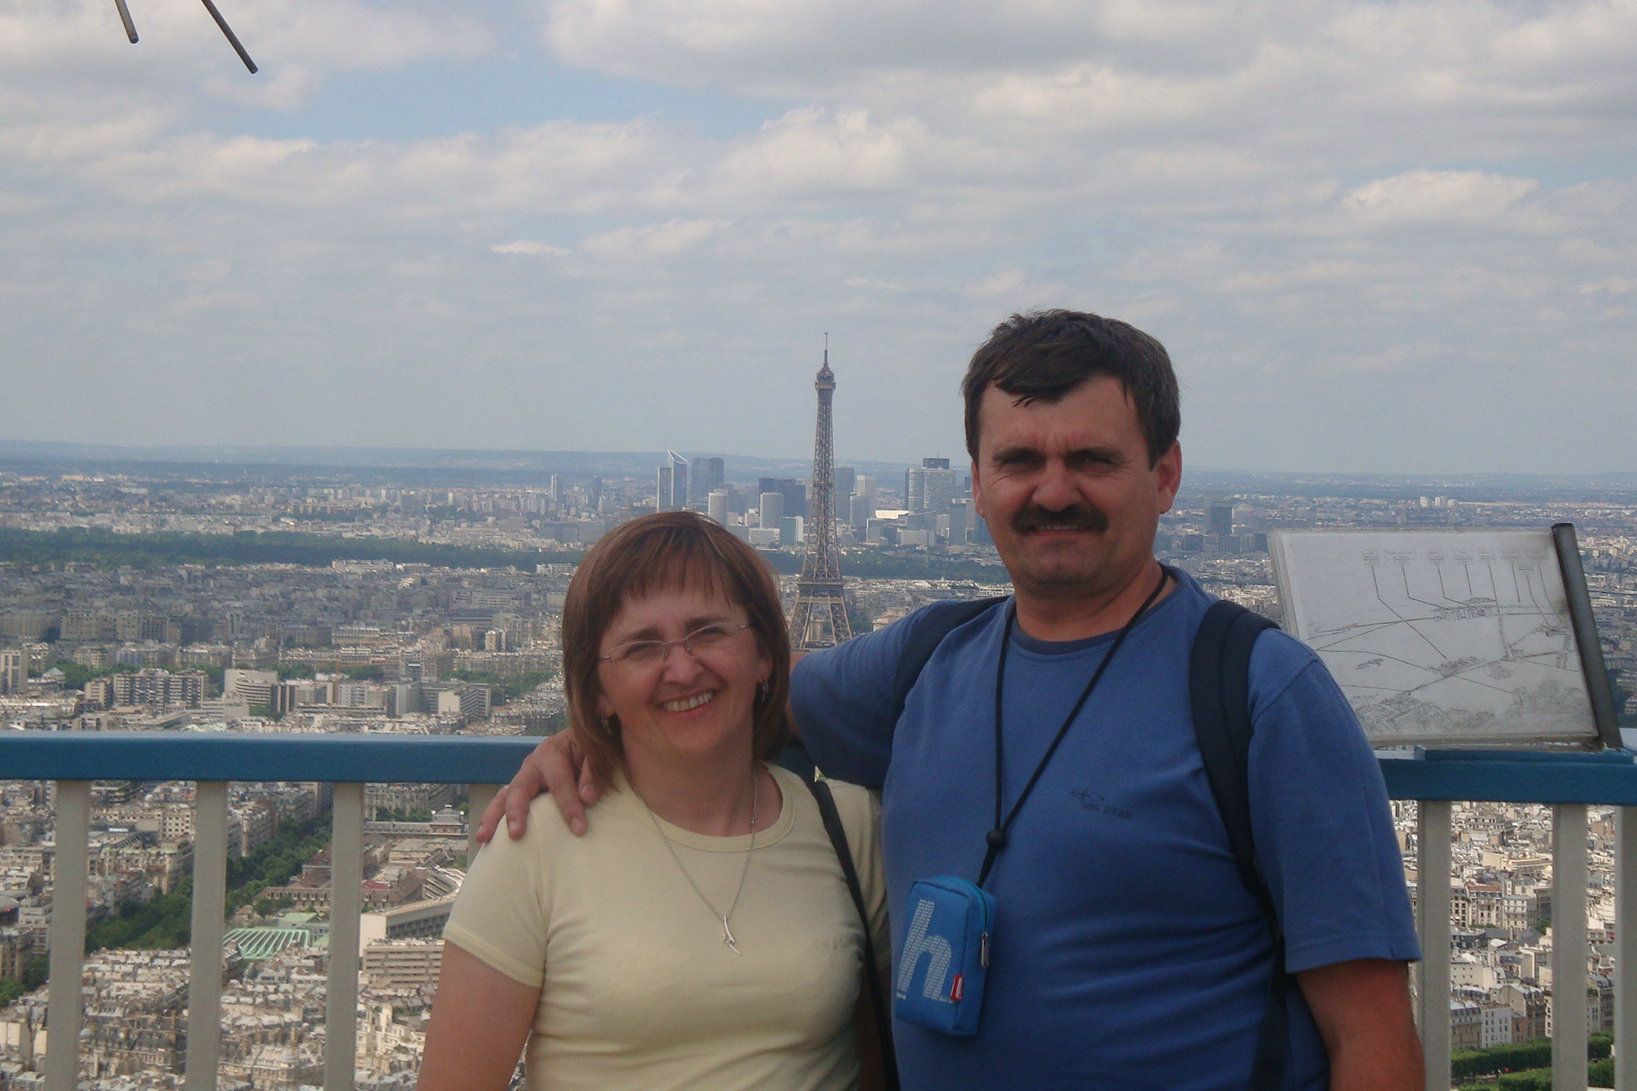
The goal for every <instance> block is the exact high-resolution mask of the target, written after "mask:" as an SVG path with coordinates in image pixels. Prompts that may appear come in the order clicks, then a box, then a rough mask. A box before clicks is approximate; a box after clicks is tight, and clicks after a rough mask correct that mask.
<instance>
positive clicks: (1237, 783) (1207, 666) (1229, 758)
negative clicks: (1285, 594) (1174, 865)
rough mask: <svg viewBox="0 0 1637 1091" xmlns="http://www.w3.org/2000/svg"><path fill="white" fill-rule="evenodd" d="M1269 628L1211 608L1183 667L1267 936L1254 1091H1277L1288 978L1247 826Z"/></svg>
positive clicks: (1225, 817) (1235, 609) (1220, 606)
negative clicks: (1257, 660)
mask: <svg viewBox="0 0 1637 1091" xmlns="http://www.w3.org/2000/svg"><path fill="white" fill-rule="evenodd" d="M1274 627H1275V626H1274V624H1273V622H1272V621H1270V620H1269V619H1267V618H1265V617H1263V616H1261V615H1260V614H1257V613H1254V612H1252V611H1250V610H1247V609H1245V608H1244V607H1243V606H1240V605H1239V604H1238V603H1234V602H1228V601H1227V600H1225V599H1224V600H1220V601H1218V602H1215V603H1212V604H1211V607H1210V608H1209V609H1208V610H1206V611H1205V620H1204V621H1203V622H1201V624H1200V626H1199V633H1198V635H1196V636H1195V637H1194V646H1193V650H1192V653H1191V654H1190V656H1189V661H1188V698H1189V706H1190V709H1191V712H1192V715H1193V720H1194V735H1195V737H1196V738H1197V740H1198V742H1199V753H1200V756H1201V758H1202V759H1203V760H1204V763H1205V777H1206V779H1207V780H1209V781H1210V784H1211V795H1212V796H1214V797H1215V798H1216V806H1217V810H1218V811H1220V812H1221V814H1222V824H1223V825H1224V826H1225V827H1226V828H1227V832H1228V844H1229V846H1230V847H1231V848H1232V849H1233V858H1234V863H1235V864H1236V865H1237V866H1238V868H1239V875H1240V878H1241V879H1243V880H1244V883H1245V888H1246V889H1247V890H1249V891H1250V892H1251V893H1252V894H1253V895H1255V896H1256V900H1257V901H1258V902H1260V903H1261V905H1262V909H1263V912H1265V913H1266V914H1267V918H1268V927H1269V928H1271V929H1272V931H1273V958H1274V965H1273V980H1272V983H1271V986H1270V989H1269V996H1268V1007H1267V1012H1266V1014H1265V1015H1264V1016H1263V1018H1262V1029H1261V1033H1260V1036H1259V1038H1258V1041H1257V1045H1256V1061H1255V1064H1254V1067H1253V1068H1252V1069H1251V1080H1250V1085H1249V1086H1250V1087H1251V1088H1253V1089H1255V1091H1264V1089H1267V1091H1272V1089H1275V1088H1280V1087H1282V1086H1283V1084H1284V1068H1285V1057H1286V1054H1287V1052H1288V1041H1287V1039H1288V1030H1287V1027H1286V1023H1285V993H1286V992H1287V991H1288V989H1289V987H1290V975H1289V974H1287V973H1286V972H1285V944H1284V933H1283V931H1282V930H1281V928H1280V927H1279V916H1278V914H1277V913H1276V912H1275V911H1274V907H1273V896H1272V895H1271V894H1270V893H1269V892H1268V886H1267V882H1266V881H1265V880H1264V879H1263V878H1262V872H1261V869H1260V868H1259V867H1257V864H1256V843H1255V839H1254V838H1253V836H1252V833H1251V822H1250V786H1249V772H1250V740H1251V733H1252V731H1253V730H1254V727H1253V725H1252V723H1251V716H1250V657H1251V648H1252V646H1253V645H1254V644H1255V643H1256V638H1257V637H1258V636H1259V635H1261V633H1262V630H1264V629H1271V628H1274Z"/></svg>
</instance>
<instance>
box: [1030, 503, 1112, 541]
mask: <svg viewBox="0 0 1637 1091" xmlns="http://www.w3.org/2000/svg"><path fill="white" fill-rule="evenodd" d="M1012 529H1013V530H1015V531H1017V532H1018V533H1019V534H1028V533H1030V532H1031V531H1036V530H1089V531H1093V532H1095V533H1098V534H1101V533H1102V532H1103V531H1105V530H1107V529H1108V516H1106V515H1104V514H1103V513H1102V512H1100V511H1098V510H1097V509H1096V508H1093V507H1082V506H1078V505H1077V506H1075V507H1072V508H1063V509H1061V510H1060V511H1052V510H1050V509H1048V508H1042V507H1038V506H1035V505H1030V506H1029V507H1026V508H1024V509H1022V510H1021V511H1019V512H1018V513H1017V514H1016V515H1014V516H1012Z"/></svg>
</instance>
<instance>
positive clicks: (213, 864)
mask: <svg viewBox="0 0 1637 1091" xmlns="http://www.w3.org/2000/svg"><path fill="white" fill-rule="evenodd" d="M226 909H227V783H226V782H225V781H220V780H202V781H200V782H199V783H198V784H197V785H196V787H195V791H194V800H193V928H192V944H193V949H192V954H191V965H190V972H189V974H188V1057H187V1080H186V1083H185V1084H184V1086H185V1087H186V1088H187V1091H213V1089H214V1088H215V1086H216V1067H217V1061H218V1058H219V1056H220V1052H221V1039H222V1018H221V1006H222V941H223V939H224V938H225V936H226V934H227V924H226V921H225V913H226Z"/></svg>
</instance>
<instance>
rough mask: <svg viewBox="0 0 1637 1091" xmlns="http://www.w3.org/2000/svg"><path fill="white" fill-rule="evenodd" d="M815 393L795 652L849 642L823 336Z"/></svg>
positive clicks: (793, 620) (830, 381)
mask: <svg viewBox="0 0 1637 1091" xmlns="http://www.w3.org/2000/svg"><path fill="white" fill-rule="evenodd" d="M813 389H814V390H817V391H818V426H817V427H816V428H815V429H814V430H813V491H812V494H811V495H810V496H809V498H808V503H807V527H808V530H807V558H806V560H804V561H802V565H801V578H800V579H799V580H797V581H796V609H795V612H794V613H793V614H791V615H790V643H791V645H792V647H794V648H795V649H797V650H805V649H811V648H829V647H832V646H834V645H836V644H840V643H841V642H842V641H844V640H848V639H851V637H852V635H853V628H852V625H851V624H849V623H848V621H847V605H846V603H845V602H844V601H842V597H841V584H842V580H841V552H840V550H838V549H837V548H836V471H835V456H834V452H833V451H832V441H831V435H832V432H833V429H832V428H831V424H830V399H831V397H832V396H833V395H834V394H835V389H836V375H835V372H833V371H831V370H830V335H829V334H825V335H824V363H823V364H822V365H821V366H820V367H819V370H818V378H817V379H816V380H815V381H814V383H813Z"/></svg>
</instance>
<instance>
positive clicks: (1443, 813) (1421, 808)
mask: <svg viewBox="0 0 1637 1091" xmlns="http://www.w3.org/2000/svg"><path fill="white" fill-rule="evenodd" d="M1450 809H1451V807H1450V804H1449V803H1448V802H1447V801H1444V800H1422V801H1421V802H1420V804H1419V805H1418V806H1417V818H1416V903H1415V915H1416V921H1415V925H1416V931H1417V932H1418V933H1420V937H1421V962H1420V964H1419V965H1418V966H1417V967H1416V973H1417V975H1418V982H1417V984H1418V986H1419V988H1418V991H1419V993H1420V1010H1419V1012H1418V1014H1419V1016H1420V1021H1421V1055H1422V1071H1423V1072H1424V1073H1425V1079H1426V1086H1427V1091H1449V1087H1450V1075H1449V1055H1450V1026H1449V967H1450V924H1449V910H1450V904H1449V901H1450V899H1449V881H1450V874H1449V873H1450V849H1449V837H1450Z"/></svg>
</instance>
